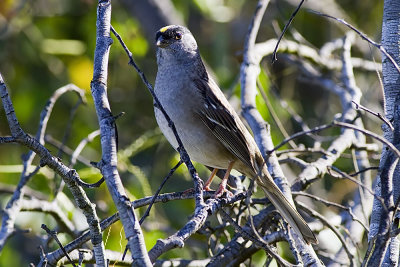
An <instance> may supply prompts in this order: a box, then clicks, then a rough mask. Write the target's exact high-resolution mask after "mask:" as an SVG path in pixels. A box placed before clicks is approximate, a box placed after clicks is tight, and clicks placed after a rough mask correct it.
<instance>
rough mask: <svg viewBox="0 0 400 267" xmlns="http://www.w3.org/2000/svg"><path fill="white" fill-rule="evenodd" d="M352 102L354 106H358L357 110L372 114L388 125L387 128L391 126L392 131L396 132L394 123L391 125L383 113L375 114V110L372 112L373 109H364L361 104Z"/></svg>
mask: <svg viewBox="0 0 400 267" xmlns="http://www.w3.org/2000/svg"><path fill="white" fill-rule="evenodd" d="M351 102H353V104H354V105H355V106H356V109H361V110H364V111H366V112H368V113H370V114H372V115H374V116H376V117H377V118H379V119H380V120H381V121H383V122H384V123H386V124H387V126H389V128H390V130H392V131H394V127H393V125H392V123H391V122H390V121H389V120H388V119H386V117H384V116H383V115H382V114H381V113H379V112H375V111H373V110H371V109H369V108H367V107H364V106H363V105H361V104H359V103H356V102H355V101H353V100H352V101H351Z"/></svg>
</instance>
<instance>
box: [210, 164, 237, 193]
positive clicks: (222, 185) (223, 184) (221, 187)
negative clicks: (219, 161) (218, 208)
mask: <svg viewBox="0 0 400 267" xmlns="http://www.w3.org/2000/svg"><path fill="white" fill-rule="evenodd" d="M233 164H235V161H231V162H229V165H228V168H227V169H226V173H225V175H224V178H223V179H222V181H221V183H220V184H219V187H218V190H217V191H216V192H215V195H214V197H215V198H218V197H220V196H222V195H223V194H224V193H225V192H226V191H227V190H226V183H227V182H228V178H229V174H230V173H231V171H232V168H233Z"/></svg>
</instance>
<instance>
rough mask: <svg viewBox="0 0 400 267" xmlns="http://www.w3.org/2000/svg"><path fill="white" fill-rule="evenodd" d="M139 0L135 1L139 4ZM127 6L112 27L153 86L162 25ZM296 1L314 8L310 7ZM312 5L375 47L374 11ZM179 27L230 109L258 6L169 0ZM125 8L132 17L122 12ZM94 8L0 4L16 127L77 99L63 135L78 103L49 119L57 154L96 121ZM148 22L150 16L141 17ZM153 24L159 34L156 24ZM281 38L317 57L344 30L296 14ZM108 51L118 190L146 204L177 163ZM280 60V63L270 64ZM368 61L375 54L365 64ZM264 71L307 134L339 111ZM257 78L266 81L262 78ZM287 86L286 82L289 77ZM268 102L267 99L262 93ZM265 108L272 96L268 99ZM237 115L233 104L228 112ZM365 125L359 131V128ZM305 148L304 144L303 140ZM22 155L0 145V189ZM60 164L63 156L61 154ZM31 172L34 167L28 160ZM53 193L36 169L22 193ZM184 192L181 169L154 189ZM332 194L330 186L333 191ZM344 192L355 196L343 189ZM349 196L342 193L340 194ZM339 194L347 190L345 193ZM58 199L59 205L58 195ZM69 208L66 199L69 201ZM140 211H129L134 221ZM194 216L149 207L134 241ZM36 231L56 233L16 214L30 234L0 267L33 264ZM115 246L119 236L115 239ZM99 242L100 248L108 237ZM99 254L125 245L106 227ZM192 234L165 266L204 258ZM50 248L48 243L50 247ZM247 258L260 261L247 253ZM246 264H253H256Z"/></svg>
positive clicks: (4, 197) (369, 94) (90, 4)
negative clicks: (81, 98)
mask: <svg viewBox="0 0 400 267" xmlns="http://www.w3.org/2000/svg"><path fill="white" fill-rule="evenodd" d="M143 1H144V0H143ZM129 2H130V1H127V0H126V1H113V10H112V25H113V26H114V28H115V29H116V30H117V31H118V33H119V34H120V35H121V36H122V38H123V39H124V41H125V43H126V44H127V46H128V47H129V48H130V49H131V51H132V53H133V55H134V58H135V60H136V62H137V64H138V65H139V66H140V67H141V68H142V70H143V71H144V72H145V74H146V75H147V78H148V79H149V81H151V82H152V83H153V82H154V78H155V75H156V71H157V68H156V61H155V46H154V42H153V41H154V37H153V33H151V27H154V32H155V30H156V29H157V28H155V27H156V26H159V27H161V26H164V25H161V22H162V21H155V22H154V24H152V25H151V26H149V24H148V23H147V22H146V21H144V20H143V19H142V18H140V17H139V16H135V14H137V13H135V12H137V10H136V11H135V8H137V7H135V5H134V4H132V3H129ZM312 2H315V1H307V3H308V4H309V5H311V6H309V8H313V6H312V5H313V4H315V3H312ZM316 2H320V3H321V5H320V6H321V7H320V8H319V11H322V12H324V13H328V14H331V15H336V16H338V17H343V18H346V20H348V21H350V22H352V23H354V25H355V26H357V27H359V28H360V30H362V31H363V32H365V33H366V34H368V35H369V36H370V37H371V38H372V39H374V40H376V41H379V40H380V31H381V27H380V25H381V17H382V5H383V1H362V0H358V1H354V0H343V1H328V0H326V1H316ZM172 3H173V5H174V6H175V8H176V11H177V14H178V15H179V18H175V19H182V20H183V21H184V22H185V24H186V25H187V26H188V27H189V29H190V30H191V31H192V32H193V34H194V35H195V37H196V39H197V41H198V43H199V47H200V51H201V53H202V56H203V57H204V59H205V61H206V62H207V64H208V66H209V67H210V69H211V70H212V71H213V72H214V74H215V77H216V79H217V80H218V82H219V84H220V86H221V88H222V89H223V90H224V91H225V93H226V94H227V95H230V96H232V98H231V100H232V101H233V103H236V104H238V103H239V99H238V97H240V88H239V85H238V73H239V67H240V61H241V50H242V47H243V42H244V37H245V34H246V31H247V28H248V25H249V22H250V21H251V17H252V15H253V12H254V9H255V6H256V4H257V1H253V0H252V1H245V0H225V1H223V0H218V1H201V0H194V1H178V0H176V1H172ZM294 3H297V2H296V1H273V2H272V3H271V4H270V6H269V7H268V10H267V12H266V15H265V17H264V20H263V23H262V26H261V29H260V33H259V36H258V40H260V41H264V40H268V39H270V38H276V37H277V34H279V33H280V32H279V29H282V28H283V25H284V24H285V22H286V21H287V19H288V18H289V17H290V14H291V13H292V12H293V10H294V9H295V6H294V5H293V4H294ZM132 5H133V6H134V7H132ZM96 8H97V2H96V1H93V0H70V1H55V0H38V1H18V0H2V1H1V2H0V72H1V73H2V75H3V78H4V79H5V81H6V83H7V86H8V89H9V92H10V94H11V97H12V101H13V103H14V106H15V110H16V114H17V116H18V119H19V121H20V123H21V125H22V127H23V129H24V130H25V131H26V132H28V133H30V134H35V132H36V130H37V127H38V121H39V115H40V112H41V110H42V108H43V107H44V105H45V103H46V101H47V100H48V99H49V97H50V96H51V95H52V93H53V92H54V91H55V90H56V89H57V88H59V87H61V86H63V85H65V84H68V83H74V84H75V85H77V86H79V87H80V88H82V89H84V90H85V92H86V97H87V104H86V105H81V106H79V108H78V109H77V112H76V114H75V117H74V119H73V121H72V124H71V130H70V134H69V136H67V137H65V133H66V131H67V128H68V123H69V121H70V110H71V109H73V107H74V106H75V105H76V103H77V100H78V98H77V96H76V95H75V94H73V93H68V94H66V95H64V96H63V97H61V98H60V100H59V101H58V102H57V104H56V106H55V108H54V111H53V113H52V115H51V118H50V121H49V124H48V130H47V134H48V135H50V136H51V137H52V138H53V139H55V140H59V141H60V140H63V138H66V139H67V140H66V146H67V147H69V148H71V149H74V148H75V147H76V146H77V145H78V144H79V142H80V141H81V140H82V139H83V138H85V137H86V136H87V135H88V134H89V133H90V132H92V131H94V130H96V129H97V127H98V122H97V117H96V114H95V110H94V107H93V101H92V98H91V95H90V81H91V78H92V73H93V54H94V48H95V41H96V28H95V26H96ZM146 16H148V17H150V19H151V17H152V14H151V13H149V14H146ZM157 23H158V24H160V25H158V24H157ZM292 29H293V30H294V29H295V30H296V31H298V32H299V33H300V34H301V35H302V36H303V37H304V38H305V39H306V40H307V41H308V42H309V45H310V46H315V47H316V48H319V47H321V45H323V44H324V43H325V42H327V41H329V40H332V39H335V38H339V37H342V36H343V34H344V33H345V32H346V28H345V27H344V26H341V25H338V24H337V23H335V22H333V21H328V20H327V19H325V18H322V17H319V16H316V15H314V14H310V13H308V12H307V11H305V10H302V11H300V12H299V14H298V16H297V17H296V18H295V20H294V22H293V24H292ZM293 35H294V32H293V31H289V32H288V34H287V35H286V37H285V38H288V39H293ZM113 39H114V44H113V45H112V46H111V51H110V62H109V77H108V94H109V101H110V103H111V108H112V112H113V114H115V115H116V114H119V113H120V112H125V115H124V116H123V117H121V118H120V119H118V121H117V125H118V133H119V151H120V163H119V169H120V174H121V177H122V180H123V183H124V185H125V187H126V189H127V191H129V193H130V194H131V196H132V199H137V198H141V197H144V196H147V195H151V194H152V192H154V191H155V190H156V189H157V188H158V185H159V184H160V182H161V181H162V179H163V177H164V176H165V175H166V174H167V173H168V170H169V169H170V168H171V167H172V166H173V165H175V164H176V162H177V161H178V157H177V154H176V153H175V152H174V151H173V150H172V148H171V147H170V146H169V144H168V143H167V142H166V140H165V139H164V137H162V135H161V134H160V131H159V130H158V128H157V126H156V122H155V120H154V117H153V106H152V98H151V96H150V94H149V93H148V91H147V89H146V87H145V86H144V85H143V83H142V82H141V80H140V78H139V76H138V75H137V73H136V72H135V71H134V70H133V68H131V67H130V66H128V58H127V57H126V55H125V52H124V51H123V49H122V48H121V46H120V45H119V43H118V42H117V40H116V39H115V38H114V37H113ZM364 46H365V47H366V48H365V47H364V48H360V49H355V51H354V53H355V54H356V55H358V56H360V57H363V58H366V59H369V60H371V59H372V56H376V55H378V53H377V52H376V51H373V49H372V48H369V47H368V45H366V44H365V43H364ZM278 59H279V55H278ZM376 60H377V61H378V62H379V60H380V59H379V55H378V57H376ZM265 65H266V66H267V68H266V69H265V71H264V74H263V77H264V78H263V83H264V84H265V85H266V86H267V87H268V86H269V84H270V83H273V84H275V85H276V88H275V91H276V92H277V93H278V94H279V95H280V96H282V97H283V98H284V99H285V100H286V101H287V102H288V103H290V105H291V106H292V107H293V108H294V109H295V110H296V111H297V112H298V113H299V114H300V115H302V116H303V118H304V120H305V121H306V122H307V123H308V124H309V125H310V126H316V125H318V124H320V123H325V122H329V121H331V120H332V119H333V116H334V114H335V113H337V112H340V105H339V101H338V100H337V99H336V98H335V96H333V95H331V94H330V93H328V92H326V91H323V90H322V89H320V88H314V87H312V86H311V87H310V86H307V85H304V84H301V83H299V82H298V81H296V79H295V78H293V77H295V76H296V75H297V72H296V69H295V68H294V67H291V66H289V65H287V64H284V63H283V64H281V63H279V61H278V63H276V64H275V65H274V67H273V68H271V66H270V65H271V64H270V60H269V59H268V60H266V61H265ZM266 73H273V74H274V75H273V76H272V77H269V78H267V75H266ZM356 74H357V79H358V80H357V81H358V82H359V86H360V87H361V88H362V90H363V93H364V98H363V101H364V103H365V104H370V107H371V108H376V109H379V108H380V101H381V94H380V91H379V82H378V79H377V78H376V74H374V73H372V74H371V73H369V74H365V73H362V72H360V73H358V72H357V73H356ZM292 78H293V79H292ZM268 94H269V95H270V96H271V95H272V94H270V93H269V92H268ZM272 98H273V95H272ZM259 103H260V110H261V111H262V113H263V116H264V117H265V118H266V119H267V120H268V121H270V122H271V118H270V115H269V113H268V111H267V109H266V108H265V105H264V104H263V103H262V102H261V101H259ZM272 104H273V105H274V106H275V107H276V108H277V110H278V111H277V112H278V115H279V116H280V118H281V120H282V121H283V123H284V125H285V128H286V130H287V131H288V132H289V134H290V133H293V132H295V131H297V130H299V127H298V126H297V125H296V124H295V123H294V122H293V121H292V120H291V118H290V115H289V114H288V113H287V112H285V110H284V109H282V108H281V107H280V105H279V102H278V101H273V100H272ZM239 106H240V105H239V104H238V105H237V107H239ZM368 123H369V124H368ZM367 126H369V127H373V128H372V129H377V130H378V131H379V128H378V126H379V124H378V123H377V122H374V121H371V122H367ZM272 134H273V138H274V141H275V143H276V144H277V143H279V142H280V141H281V140H282V135H281V134H280V132H279V131H278V130H276V127H275V128H274V127H272ZM0 135H1V136H7V135H9V129H8V125H7V122H6V119H5V116H4V110H3V109H1V110H0ZM303 141H304V142H306V143H307V139H305V140H303ZM46 147H48V148H49V149H50V150H51V151H52V153H53V154H54V155H55V154H57V153H58V149H57V147H55V146H53V145H51V144H46ZM26 152H27V149H25V148H24V147H21V146H19V145H13V144H7V145H4V144H3V145H1V146H0V185H5V184H7V185H16V184H17V183H18V181H19V176H20V175H19V172H20V171H21V168H22V167H21V155H23V154H24V153H26ZM82 155H83V156H84V157H85V158H86V159H88V160H89V161H98V160H100V157H101V151H100V146H99V139H98V138H96V139H95V140H94V141H93V142H92V143H90V144H89V145H88V146H87V147H86V148H85V150H84V151H83V153H82ZM61 158H62V159H63V161H64V162H68V160H69V156H68V155H66V154H63V155H62V156H61ZM34 164H38V160H37V159H36V161H35V162H34ZM338 164H342V167H343V168H344V169H346V167H348V168H350V167H349V166H351V164H349V163H348V162H346V161H343V163H338ZM196 167H197V168H198V171H199V172H200V174H201V176H202V177H204V178H205V177H207V175H208V171H207V170H206V169H205V168H204V167H202V166H199V165H196ZM75 168H76V169H77V170H78V172H79V174H80V175H81V178H82V179H84V180H85V181H87V182H94V181H96V180H97V179H99V178H100V177H101V176H100V174H99V173H98V171H96V170H94V169H93V168H91V167H89V166H86V165H85V164H83V163H82V162H78V163H77V165H76V166H75ZM59 183H60V178H59V177H55V176H54V174H53V173H52V172H51V171H50V170H49V169H48V168H46V167H45V168H43V169H42V170H41V171H40V173H39V174H38V175H36V176H35V177H34V178H33V179H32V180H31V181H30V183H29V187H30V188H32V189H35V190H38V191H41V192H42V193H44V194H45V195H47V196H48V200H53V199H54V192H55V190H56V188H57V187H58V185H59ZM191 185H192V183H191V180H190V178H189V175H188V173H187V171H186V168H185V167H181V168H180V169H179V171H178V172H177V174H175V175H174V176H173V178H172V179H171V180H170V182H169V183H167V185H166V186H165V188H164V189H163V192H171V191H181V190H185V189H188V188H190V187H191ZM320 186H321V187H325V189H324V190H328V189H329V190H330V194H329V196H328V197H330V198H331V200H335V201H339V202H340V201H341V200H342V199H343V197H344V196H345V194H347V193H349V192H343V191H340V190H337V191H335V184H334V183H332V182H329V181H324V182H321V183H320ZM336 187H337V186H336ZM351 188H354V186H353V185H352V187H351ZM351 188H350V189H351ZM350 189H349V190H350ZM86 191H87V193H88V195H89V197H90V199H91V200H93V202H95V203H96V204H97V207H98V210H99V215H100V216H101V218H105V217H106V216H109V215H111V214H112V213H113V212H115V207H114V205H113V203H112V201H111V199H110V196H109V194H108V192H107V189H106V186H105V185H102V186H101V187H100V188H99V189H88V190H86ZM64 194H65V195H64ZM9 198H10V195H9V194H5V193H3V194H0V205H1V207H2V208H4V206H5V205H6V203H7V201H8V199H9ZM58 198H60V199H58V201H60V202H62V203H64V204H65V205H64V206H65V207H64V210H65V212H67V214H68V215H69V217H70V218H71V219H72V220H74V221H75V222H76V223H77V224H79V225H80V226H79V227H80V229H84V228H85V227H86V226H85V223H86V222H85V219H84V218H83V217H82V215H81V214H80V212H79V211H76V209H75V208H74V206H73V205H74V203H73V200H71V199H72V197H71V194H70V193H69V192H68V189H64V190H63V194H61V195H59V196H58ZM68 199H69V200H68ZM143 211H144V210H139V211H138V214H139V215H141V214H142V213H143ZM192 212H193V202H192V201H181V202H173V203H165V204H162V205H156V208H155V210H153V212H152V213H151V216H150V217H149V218H148V219H147V220H146V223H145V224H144V234H145V238H146V244H147V247H148V248H151V246H152V245H154V244H155V241H156V240H157V239H158V238H161V237H166V235H168V234H171V233H173V232H174V231H176V230H177V229H179V228H180V227H181V226H183V224H184V223H185V222H186V221H187V218H188V216H190V214H191V213H192ZM41 223H46V224H47V225H48V226H49V227H50V228H54V227H56V223H55V221H54V220H53V219H52V217H51V216H48V215H43V214H39V213H32V212H25V213H21V214H19V216H18V218H17V227H18V228H19V229H27V228H30V229H32V232H31V233H29V234H18V235H16V236H14V237H13V238H11V239H10V240H9V241H8V244H7V245H6V247H5V248H4V250H3V252H2V254H1V255H0V266H7V265H8V264H9V263H10V262H11V260H12V262H13V263H15V264H14V266H26V265H27V264H28V263H30V262H33V263H37V262H38V255H39V250H38V246H39V245H42V243H41V240H40V239H38V238H37V237H36V235H37V234H38V233H39V234H40V235H44V232H43V231H42V230H41V229H40V224H41ZM60 236H61V240H62V241H63V242H64V243H66V242H68V241H70V240H71V239H70V237H69V236H67V235H60ZM122 236H124V235H123V234H122ZM107 237H108V238H107ZM106 238H107V244H106V248H108V249H114V250H117V251H121V252H122V251H123V249H124V245H125V243H126V242H125V239H124V238H123V237H121V224H120V223H117V224H115V225H113V226H112V227H111V229H110V232H108V231H106V232H105V234H104V239H105V240H106ZM202 238H203V237H202V236H200V235H195V236H194V237H193V238H191V239H190V241H188V243H187V245H186V248H185V249H181V250H173V251H171V252H170V253H168V254H167V255H165V257H182V258H204V257H206V256H207V251H206V248H205V247H204V243H203V242H204V240H203V239H202ZM51 248H52V249H56V248H57V246H56V245H55V244H53V243H52V244H51ZM257 257H258V260H261V259H262V258H263V253H259V254H258V256H257ZM255 262H257V261H255Z"/></svg>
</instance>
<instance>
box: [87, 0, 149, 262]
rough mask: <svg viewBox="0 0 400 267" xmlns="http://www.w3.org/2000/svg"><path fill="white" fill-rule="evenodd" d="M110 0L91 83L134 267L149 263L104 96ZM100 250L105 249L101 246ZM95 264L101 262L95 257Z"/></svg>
mask: <svg viewBox="0 0 400 267" xmlns="http://www.w3.org/2000/svg"><path fill="white" fill-rule="evenodd" d="M110 20H111V0H108V1H107V0H100V1H99V4H98V10H97V21H96V26H97V31H96V48H95V53H94V71H93V80H92V82H91V84H90V87H91V92H92V97H93V101H94V105H95V108H96V113H97V118H98V122H99V125H100V133H101V134H100V135H101V138H100V140H101V148H102V160H101V163H100V164H99V167H100V168H101V172H102V174H103V176H104V178H105V181H106V184H107V187H108V190H109V192H110V194H111V197H112V199H113V202H114V203H115V205H116V207H117V209H118V211H119V214H120V216H121V222H122V225H123V227H124V231H125V235H126V238H127V240H128V245H129V248H130V250H131V252H132V253H131V254H132V260H133V262H134V265H136V266H151V263H150V260H149V258H148V255H147V250H146V246H145V243H144V238H143V233H142V231H141V229H140V226H139V223H138V220H137V218H136V215H135V213H134V210H133V207H132V205H131V202H130V201H129V198H128V197H127V196H126V194H125V191H124V187H123V185H122V182H121V178H120V176H119V173H118V170H117V146H116V142H117V140H116V129H115V123H114V117H113V115H112V113H111V108H110V104H109V102H108V98H107V86H106V85H107V68H108V55H109V50H110V45H111V43H112V39H111V37H110V27H111V24H110ZM101 244H102V249H103V250H104V245H103V243H101ZM96 264H103V265H105V262H103V263H100V262H99V261H97V259H96Z"/></svg>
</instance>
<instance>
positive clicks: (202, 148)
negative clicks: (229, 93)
mask: <svg viewBox="0 0 400 267" xmlns="http://www.w3.org/2000/svg"><path fill="white" fill-rule="evenodd" d="M156 46H157V65H158V71H157V76H156V81H155V87H154V92H155V95H156V96H157V98H158V100H159V101H160V103H161V105H162V106H163V108H164V109H165V111H166V113H167V114H168V115H169V117H170V118H171V120H172V121H173V123H174V125H175V127H176V130H177V132H178V135H179V137H180V139H181V141H182V143H183V146H184V147H185V149H186V151H187V153H188V154H189V156H190V158H191V159H192V160H193V161H196V162H199V163H201V164H204V165H206V166H209V167H211V168H213V171H212V173H211V175H210V178H209V179H208V180H207V182H206V183H205V189H206V190H209V185H210V184H211V181H212V179H213V177H214V175H215V173H216V172H217V171H218V170H226V175H225V176H224V178H223V179H222V182H221V184H220V186H219V187H218V190H217V192H216V196H220V195H222V194H223V193H224V192H225V191H226V189H225V187H226V182H227V178H228V177H229V173H230V172H231V170H232V169H235V170H237V171H239V172H240V173H242V174H244V175H246V176H247V177H249V178H251V179H254V180H255V181H256V183H257V185H258V186H259V187H261V189H262V190H263V191H264V192H265V195H266V196H267V197H268V199H269V200H270V201H271V203H272V204H273V205H274V206H275V208H277V209H278V210H279V212H280V214H281V215H282V216H283V218H285V220H287V221H288V223H289V225H290V226H291V227H293V229H294V230H295V231H296V233H297V234H299V235H300V236H302V237H303V239H304V240H305V242H306V243H313V244H317V243H318V241H317V239H316V237H315V235H314V233H313V232H312V231H311V229H310V228H309V226H308V225H307V223H306V222H305V221H304V219H303V218H302V217H301V215H300V214H299V213H298V212H297V211H296V209H295V208H294V206H292V204H291V203H290V202H289V201H288V200H287V198H286V197H285V196H284V195H283V193H282V192H281V190H280V189H279V187H278V186H277V185H276V184H275V183H274V181H273V179H272V176H271V175H270V173H269V172H268V169H267V166H266V164H265V161H264V159H263V157H262V154H261V152H260V150H259V148H258V146H257V144H256V142H255V141H254V138H253V136H252V135H251V134H250V132H249V131H248V130H247V128H246V127H245V125H244V124H243V122H242V121H241V120H240V118H239V116H238V114H237V113H236V111H235V110H234V109H233V107H232V106H231V105H230V103H229V102H228V100H227V99H226V97H225V95H224V94H223V93H222V91H221V90H220V88H219V87H218V85H217V84H216V83H215V82H214V80H213V79H212V77H211V76H210V75H209V73H208V72H207V70H206V68H205V66H204V64H203V61H202V59H201V56H200V52H199V48H198V46H197V43H196V40H195V38H194V37H193V35H192V34H191V32H190V31H189V30H188V29H187V28H185V27H183V26H179V25H170V26H165V27H163V28H161V29H160V30H159V31H158V32H157V33H156ZM154 112H155V117H156V120H157V123H158V125H159V127H160V129H161V131H162V132H163V134H164V136H165V137H166V139H167V140H168V141H169V143H170V144H171V145H172V147H173V148H174V149H175V150H177V148H178V143H177V141H176V137H175V135H174V133H173V132H172V130H171V128H170V126H169V125H168V122H167V120H166V119H165V117H164V115H163V113H162V112H161V111H160V110H159V108H157V106H156V105H155V108H154Z"/></svg>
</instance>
